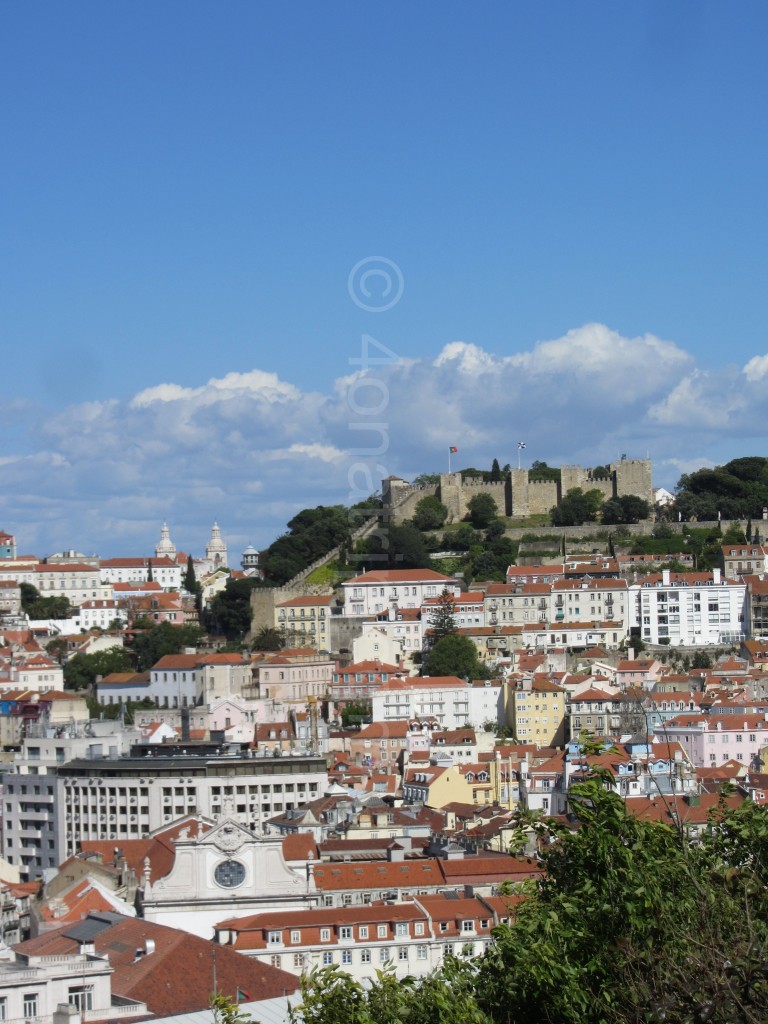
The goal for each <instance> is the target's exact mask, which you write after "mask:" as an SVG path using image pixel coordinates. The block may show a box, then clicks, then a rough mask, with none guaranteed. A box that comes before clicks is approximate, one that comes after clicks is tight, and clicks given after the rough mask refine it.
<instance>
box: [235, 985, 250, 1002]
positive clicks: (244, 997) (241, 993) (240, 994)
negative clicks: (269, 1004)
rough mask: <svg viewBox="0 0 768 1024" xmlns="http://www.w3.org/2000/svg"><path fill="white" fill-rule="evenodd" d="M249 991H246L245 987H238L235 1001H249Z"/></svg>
mask: <svg viewBox="0 0 768 1024" xmlns="http://www.w3.org/2000/svg"><path fill="white" fill-rule="evenodd" d="M250 1001H251V996H250V993H248V992H246V991H245V989H242V988H238V990H237V1002H238V1003H250Z"/></svg>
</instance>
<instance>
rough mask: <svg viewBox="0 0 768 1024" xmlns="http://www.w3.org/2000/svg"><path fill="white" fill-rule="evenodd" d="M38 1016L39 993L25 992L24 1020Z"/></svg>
mask: <svg viewBox="0 0 768 1024" xmlns="http://www.w3.org/2000/svg"><path fill="white" fill-rule="evenodd" d="M36 1016H37V993H36V992H25V993H24V1018H25V1019H26V1020H29V1018H30V1017H36Z"/></svg>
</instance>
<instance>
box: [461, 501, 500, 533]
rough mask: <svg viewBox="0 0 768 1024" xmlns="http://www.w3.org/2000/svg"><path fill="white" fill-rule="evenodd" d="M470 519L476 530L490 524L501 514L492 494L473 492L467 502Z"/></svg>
mask: <svg viewBox="0 0 768 1024" xmlns="http://www.w3.org/2000/svg"><path fill="white" fill-rule="evenodd" d="M467 510H468V512H469V521H470V523H472V525H473V526H474V528H475V529H476V530H484V529H485V528H486V527H487V526H490V525H491V523H492V522H493V520H494V519H495V518H496V517H497V516H498V514H499V508H498V505H497V504H496V502H495V501H494V500H493V498H492V497H491V495H490V494H485V493H481V494H473V495H472V497H471V498H470V499H469V501H468V502H467Z"/></svg>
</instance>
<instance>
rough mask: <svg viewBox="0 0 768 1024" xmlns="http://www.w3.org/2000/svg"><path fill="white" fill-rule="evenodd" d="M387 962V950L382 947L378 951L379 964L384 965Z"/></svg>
mask: <svg viewBox="0 0 768 1024" xmlns="http://www.w3.org/2000/svg"><path fill="white" fill-rule="evenodd" d="M387 960H389V949H387V947H386V946H382V947H381V949H380V950H379V963H381V964H385V963H386V962H387Z"/></svg>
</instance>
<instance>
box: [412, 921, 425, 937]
mask: <svg viewBox="0 0 768 1024" xmlns="http://www.w3.org/2000/svg"><path fill="white" fill-rule="evenodd" d="M423 934H424V922H423V921H417V922H416V924H415V926H414V935H423Z"/></svg>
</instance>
